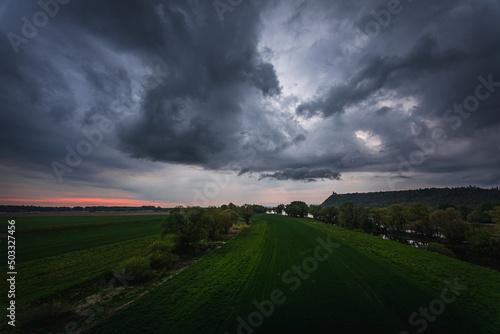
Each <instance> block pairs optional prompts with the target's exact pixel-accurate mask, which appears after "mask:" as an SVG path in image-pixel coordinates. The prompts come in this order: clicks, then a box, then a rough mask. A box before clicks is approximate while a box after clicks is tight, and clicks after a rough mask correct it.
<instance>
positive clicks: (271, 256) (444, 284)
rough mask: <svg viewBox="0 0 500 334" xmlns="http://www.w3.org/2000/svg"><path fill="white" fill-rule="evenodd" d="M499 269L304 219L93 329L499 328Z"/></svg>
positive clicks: (262, 226) (253, 237)
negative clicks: (475, 264)
mask: <svg viewBox="0 0 500 334" xmlns="http://www.w3.org/2000/svg"><path fill="white" fill-rule="evenodd" d="M499 287H500V273H498V272H497V271H493V270H488V269H485V268H482V267H478V266H474V265H472V264H469V263H464V262H460V261H458V260H455V259H451V258H448V257H445V256H442V255H439V254H434V253H430V252H427V251H425V250H419V249H415V248H412V247H410V246H406V245H402V244H398V243H396V242H392V241H389V240H383V239H380V238H378V237H373V236H370V235H367V234H364V233H359V232H354V231H347V230H344V229H341V228H338V227H335V226H330V225H325V224H322V223H318V222H314V221H312V220H307V219H294V218H289V217H284V216H273V215H255V216H254V219H253V223H252V225H251V227H250V228H249V229H247V230H245V231H243V232H242V233H241V234H240V235H238V236H237V237H236V238H235V239H233V240H231V241H229V242H228V243H226V245H224V246H223V247H222V248H220V249H218V250H217V251H215V252H213V253H211V254H209V255H208V256H206V257H205V258H203V259H202V260H201V261H199V262H197V263H196V264H194V265H192V266H191V267H189V268H188V269H186V270H184V271H183V272H181V273H180V274H178V275H176V276H174V277H173V278H171V279H170V280H168V281H166V282H165V283H163V284H161V285H158V286H156V287H154V288H153V289H152V290H151V291H150V293H148V294H147V295H145V296H144V297H142V298H140V299H138V300H137V301H135V302H134V303H132V304H131V305H130V306H129V307H128V308H126V309H124V310H122V311H121V312H119V313H116V314H115V315H113V316H112V317H111V318H109V319H108V320H106V321H105V322H103V323H102V324H100V325H99V326H97V327H95V328H93V329H92V330H91V332H92V333H123V332H133V333H365V332H366V333H420V332H424V331H425V332H426V333H498V332H499V329H500V303H499V301H500V290H499Z"/></svg>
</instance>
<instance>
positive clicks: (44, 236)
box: [0, 216, 164, 263]
mask: <svg viewBox="0 0 500 334" xmlns="http://www.w3.org/2000/svg"><path fill="white" fill-rule="evenodd" d="M163 218H164V217H163V216H115V217H112V216H104V217H53V218H50V219H49V218H48V217H37V218H31V217H30V218H15V220H16V233H15V237H16V244H17V247H16V248H17V250H16V258H17V261H16V262H17V263H22V262H28V261H33V260H37V259H42V258H45V257H51V256H56V255H59V254H64V253H68V252H74V251H78V250H84V249H89V248H93V247H99V246H103V245H107V244H111V243H116V242H121V241H125V240H129V239H136V238H141V237H146V236H150V235H153V234H158V233H159V231H160V223H161V221H162V220H163ZM38 220H39V221H38ZM37 221H38V223H39V225H37ZM23 226H25V227H23ZM4 233H5V232H4ZM0 256H2V258H6V247H2V248H1V252H0Z"/></svg>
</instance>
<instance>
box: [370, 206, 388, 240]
mask: <svg viewBox="0 0 500 334" xmlns="http://www.w3.org/2000/svg"><path fill="white" fill-rule="evenodd" d="M389 219H390V217H389V211H388V210H387V209H386V208H372V209H370V211H369V215H368V219H367V220H365V224H364V227H363V229H364V230H365V231H367V232H371V233H383V234H385V233H386V232H387V229H388V226H389Z"/></svg>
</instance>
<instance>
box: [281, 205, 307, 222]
mask: <svg viewBox="0 0 500 334" xmlns="http://www.w3.org/2000/svg"><path fill="white" fill-rule="evenodd" d="M285 211H286V213H287V214H288V215H289V216H292V217H300V218H304V217H305V216H307V213H308V212H309V207H308V206H307V204H306V203H304V202H301V201H294V202H292V203H290V204H288V205H287V206H286V208H285Z"/></svg>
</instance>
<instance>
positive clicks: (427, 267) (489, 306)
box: [302, 219, 500, 328]
mask: <svg viewBox="0 0 500 334" xmlns="http://www.w3.org/2000/svg"><path fill="white" fill-rule="evenodd" d="M302 221H303V222H304V223H305V224H307V225H308V226H311V227H314V228H315V229H318V230H320V231H323V232H326V233H328V234H330V235H331V236H333V237H335V238H338V239H339V240H342V241H343V242H346V243H347V244H349V245H352V246H354V247H356V248H358V249H360V250H362V251H364V252H366V253H369V254H372V255H375V256H376V257H377V258H379V259H382V260H383V261H385V262H387V263H390V264H391V265H393V266H394V267H396V268H398V269H399V270H401V271H403V272H405V273H407V274H408V275H409V276H411V277H412V278H413V279H415V280H417V281H418V282H420V283H422V284H424V285H425V286H428V287H430V288H431V289H434V290H435V291H436V292H439V291H440V290H441V289H442V288H443V286H444V283H443V281H444V280H449V281H452V282H453V281H454V280H455V279H456V278H458V279H459V281H460V282H462V283H463V284H465V285H467V289H466V290H464V291H463V292H462V294H461V296H460V298H459V299H458V300H457V303H458V304H459V305H461V306H462V307H463V308H464V309H466V310H467V311H468V312H470V313H472V314H474V315H475V317H477V318H479V319H482V321H483V322H484V323H489V324H491V325H492V326H493V327H496V328H500V302H499V301H500V289H499V287H500V273H499V272H498V271H495V270H490V269H486V268H483V267H480V266H476V265H473V264H470V263H467V262H463V261H460V260H456V259H452V258H449V257H447V256H444V255H441V254H436V253H433V252H429V251H425V250H422V249H417V248H414V247H411V246H408V245H403V244H400V243H398V242H395V241H391V240H384V239H382V238H379V237H375V236H371V235H369V234H365V233H361V232H355V231H350V230H346V229H343V228H340V227H337V226H332V225H326V224H323V223H319V222H315V221H311V220H306V219H303V220H302Z"/></svg>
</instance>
